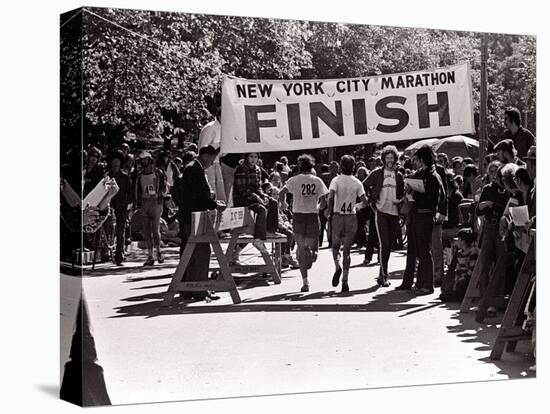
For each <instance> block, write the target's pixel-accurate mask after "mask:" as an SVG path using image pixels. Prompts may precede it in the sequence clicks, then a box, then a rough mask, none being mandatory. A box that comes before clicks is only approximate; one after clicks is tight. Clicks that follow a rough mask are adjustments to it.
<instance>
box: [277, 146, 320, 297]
mask: <svg viewBox="0 0 550 414" xmlns="http://www.w3.org/2000/svg"><path fill="white" fill-rule="evenodd" d="M313 165H314V162H313V159H312V158H311V156H309V155H306V154H304V155H301V156H300V157H299V158H298V168H299V171H300V174H298V175H296V176H294V177H291V178H289V179H288V181H287V182H286V184H285V186H284V187H283V188H282V189H281V191H280V192H279V199H280V200H281V205H282V208H283V210H286V209H288V205H287V203H286V194H287V193H290V194H292V196H293V198H292V208H293V212H294V215H293V223H292V228H293V231H294V237H295V239H296V244H297V246H298V250H297V258H298V263H299V265H300V273H301V275H302V281H303V286H302V289H301V292H309V281H308V278H307V271H308V269H311V265H312V264H313V263H314V262H315V261H316V260H317V252H318V250H319V229H320V223H319V213H318V212H319V206H318V204H317V203H318V202H319V200H321V204H324V203H326V200H325V195H327V194H328V189H327V187H326V185H325V183H324V182H323V180H322V179H321V178H319V177H317V176H316V175H315V170H314V169H313Z"/></svg>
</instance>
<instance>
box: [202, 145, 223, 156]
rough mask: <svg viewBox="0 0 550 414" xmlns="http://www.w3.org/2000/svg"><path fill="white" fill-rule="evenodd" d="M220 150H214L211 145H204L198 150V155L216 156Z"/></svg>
mask: <svg viewBox="0 0 550 414" xmlns="http://www.w3.org/2000/svg"><path fill="white" fill-rule="evenodd" d="M219 152H220V149H219V148H218V149H216V148H214V147H213V146H212V145H205V146H203V147H201V149H200V150H199V155H203V154H205V155H218V153H219Z"/></svg>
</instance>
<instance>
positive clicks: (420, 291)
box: [414, 288, 434, 296]
mask: <svg viewBox="0 0 550 414" xmlns="http://www.w3.org/2000/svg"><path fill="white" fill-rule="evenodd" d="M414 293H416V294H417V295H419V296H424V295H431V294H432V293H434V291H433V289H426V288H420V289H416V290H415V292H414Z"/></svg>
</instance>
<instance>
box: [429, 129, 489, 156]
mask: <svg viewBox="0 0 550 414" xmlns="http://www.w3.org/2000/svg"><path fill="white" fill-rule="evenodd" d="M432 148H433V150H434V151H435V152H436V153H440V152H443V153H445V154H447V156H448V157H449V160H451V159H452V158H453V157H456V156H461V157H462V158H464V157H470V158H472V159H473V160H474V161H476V160H477V159H478V158H479V142H478V141H476V140H475V139H472V138H468V137H465V136H463V135H455V136H453V137H447V138H443V139H440V140H437V142H435V143H433V144H432Z"/></svg>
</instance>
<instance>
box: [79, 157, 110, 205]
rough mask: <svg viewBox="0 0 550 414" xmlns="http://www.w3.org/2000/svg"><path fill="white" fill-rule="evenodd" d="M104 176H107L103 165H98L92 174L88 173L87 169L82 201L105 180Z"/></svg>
mask: <svg viewBox="0 0 550 414" xmlns="http://www.w3.org/2000/svg"><path fill="white" fill-rule="evenodd" d="M103 175H105V170H104V169H103V164H100V163H97V164H96V165H94V167H93V168H92V170H91V171H90V172H88V169H87V168H86V172H85V173H84V191H83V194H82V199H84V197H86V196H87V195H88V193H89V192H90V191H92V190H93V189H94V188H95V187H96V186H97V185H98V184H99V182H100V181H101V179H102V178H103Z"/></svg>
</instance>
